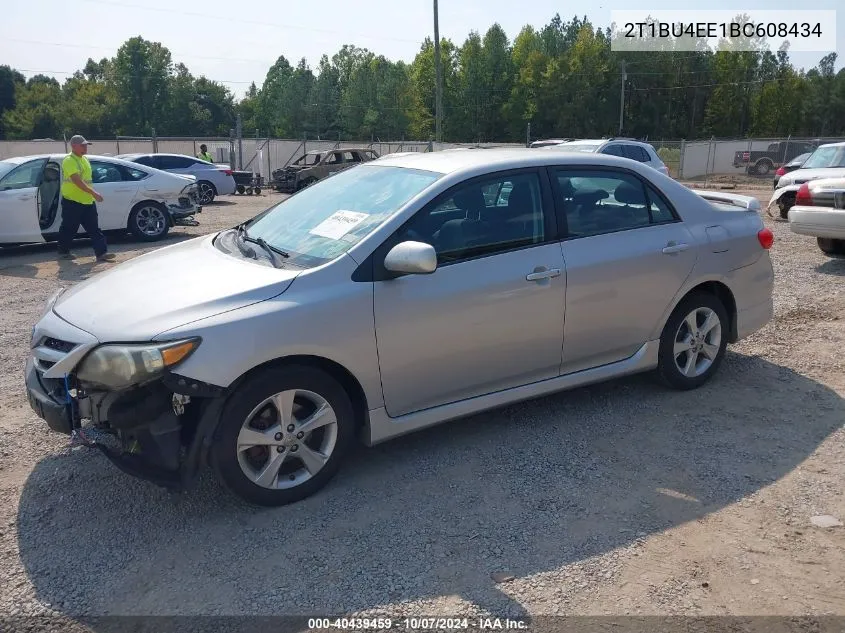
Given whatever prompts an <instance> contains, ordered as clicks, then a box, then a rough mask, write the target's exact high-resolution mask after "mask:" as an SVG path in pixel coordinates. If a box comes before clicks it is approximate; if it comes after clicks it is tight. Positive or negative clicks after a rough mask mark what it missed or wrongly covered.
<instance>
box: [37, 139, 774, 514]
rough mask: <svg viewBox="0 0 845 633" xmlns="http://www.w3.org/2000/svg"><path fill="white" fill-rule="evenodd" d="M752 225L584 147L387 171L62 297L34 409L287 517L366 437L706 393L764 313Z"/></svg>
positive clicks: (441, 159) (768, 301)
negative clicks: (645, 389) (634, 386)
mask: <svg viewBox="0 0 845 633" xmlns="http://www.w3.org/2000/svg"><path fill="white" fill-rule="evenodd" d="M759 210H760V205H759V203H757V201H756V200H755V199H753V198H746V197H743V196H737V195H731V194H724V193H708V192H695V191H692V190H690V189H688V188H686V187H684V186H682V185H680V184H679V183H677V182H675V181H674V180H672V179H671V178H669V177H668V176H665V175H663V174H661V173H660V172H658V171H656V170H654V169H652V168H651V167H649V166H647V165H644V164H642V163H639V162H637V161H634V160H630V159H626V158H619V157H614V156H605V155H599V154H593V153H590V154H577V153H568V152H538V151H536V150H530V149H518V150H478V151H473V152H466V151H442V152H434V153H414V154H404V155H394V156H388V157H384V158H381V159H379V160H376V161H373V162H370V163H366V164H363V165H360V166H357V167H353V168H350V169H348V170H346V171H343V172H341V173H338V174H336V175H334V176H332V177H331V178H327V179H325V180H323V181H320V182H318V183H315V184H314V185H313V186H311V187H308V188H306V189H303V190H302V191H300V192H299V193H297V194H295V195H293V196H292V197H290V198H289V199H287V200H285V201H283V202H281V203H279V204H277V205H276V206H274V207H273V208H271V209H268V210H267V211H265V212H264V213H261V214H260V215H258V216H257V217H255V218H253V219H252V220H250V221H248V222H245V223H244V224H242V225H240V226H238V227H235V228H232V229H229V230H225V231H221V232H220V233H216V234H213V235H208V236H204V237H200V238H197V239H194V240H190V241H187V242H182V243H180V244H175V245H173V246H169V247H167V248H163V249H161V250H159V251H156V252H153V253H150V254H147V255H145V256H143V257H139V258H137V259H136V260H132V261H129V262H126V263H124V264H120V265H118V266H116V267H114V268H113V269H112V270H110V271H109V273H108V274H106V275H99V276H95V277H93V278H91V279H89V280H87V281H85V282H83V283H80V284H78V285H76V286H74V287H73V288H71V289H69V290H67V291H65V292H63V293H60V294H59V295H57V296H56V297H54V298H53V299H51V301H50V302H48V306H47V307H46V309H45V312H44V316H43V317H42V318H41V319H40V320H39V321H38V323H36V325H35V327H34V329H33V336H32V355H31V358H30V359H29V362H28V364H27V368H26V384H27V390H28V393H29V399H30V403H31V405H32V407H33V409H34V410H35V411H36V412H37V413H38V414H39V415H40V416H41V417H42V418H44V419H45V420H46V422H47V424H48V425H49V426H50V427H51V428H52V429H54V430H55V431H58V432H62V433H67V434H72V435H73V436H74V437H75V438H77V440H78V441H80V442H82V443H85V444H90V445H92V446H99V447H100V448H102V450H103V452H104V453H105V454H106V455H107V456H108V457H110V458H111V459H112V460H113V461H114V462H115V463H117V464H118V465H119V466H120V467H121V468H122V469H123V470H125V471H127V472H131V473H133V474H136V475H138V476H140V477H145V478H147V479H150V480H153V481H156V482H157V483H160V484H162V485H167V486H173V487H185V486H187V485H189V484H190V482H192V481H194V480H195V478H196V474H197V472H198V470H199V467H200V465H201V464H203V463H206V460H207V461H208V462H209V463H210V464H211V465H212V466H213V467H214V469H215V471H216V473H217V475H218V476H219V477H220V479H221V480H222V481H223V482H224V484H225V485H226V486H227V487H228V488H229V489H230V490H231V491H233V492H234V493H235V494H236V495H238V496H240V497H241V498H242V499H244V500H246V501H248V502H251V503H255V504H261V505H281V504H286V503H290V502H293V501H296V500H299V499H303V498H304V497H307V496H309V495H311V494H313V493H315V492H316V491H317V490H319V489H321V488H322V487H323V486H325V485H326V484H327V483H328V482H329V481H330V480H331V478H332V477H333V476H334V475H335V473H336V472H337V470H338V467H339V465H340V463H341V460H342V458H343V457H344V455H345V454H347V453H348V451H349V450H350V449H351V448H352V446H353V440H354V438H355V436H356V435H357V436H358V437H360V438H361V439H362V440H363V442H364V443H365V444H369V445H372V444H376V443H379V442H383V441H385V440H389V439H391V438H394V437H397V436H400V435H403V434H406V433H410V432H413V431H417V430H419V429H422V428H425V427H429V426H431V425H434V424H438V423H442V422H445V421H447V420H454V419H456V418H460V417H463V416H467V415H471V414H474V413H477V412H480V411H484V410H487V409H491V408H494V407H499V406H502V405H505V404H509V403H513V402H517V401H521V400H526V399H529V398H535V397H537V396H542V395H544V394H550V393H553V392H557V391H561V390H565V389H570V388H572V387H577V386H580V385H585V384H588V383H594V382H598V381H602V380H607V379H610V378H614V377H617V376H622V375H627V374H633V373H637V372H645V371H655V374H656V375H657V376H658V377H660V378H661V379H662V380H663V382H665V383H666V384H667V385H668V386H670V387H672V388H675V389H693V388H696V387H699V386H701V385H703V384H704V383H706V382H707V381H708V380H710V379H711V378H712V377H713V375H714V374H715V373H716V371H717V370H718V368H719V365H720V363H721V362H722V359H723V357H724V354H725V349H726V346H727V345H728V344H729V343H733V342H736V341H738V340H740V339H742V338H744V337H747V336H748V335H750V334H751V333H753V332H755V331H756V330H758V329H759V328H761V327H762V326H763V325H765V324H766V323H767V322H768V321H769V320H770V319H771V318H772V312H773V307H772V287H773V271H772V263H771V260H770V257H769V252H768V249H769V248H770V247H771V245H772V239H773V238H772V233H771V231H769V230H768V229H766V228H764V226H763V224H762V221H761V218H760V215H759ZM160 271H167V274H166V275H161V274H160ZM151 277H155V278H156V279H158V280H159V282H158V283H157V285H156V292H155V297H154V300H151V299H150V297H149V296H148V294H146V293H139V292H138V291H137V288H139V287H145V286H146V285H147V284H148V281H149V279H150V278H151ZM69 405H71V406H69ZM503 458H504V459H507V455H506V454H505V455H504V457H503ZM386 485H387V484H386Z"/></svg>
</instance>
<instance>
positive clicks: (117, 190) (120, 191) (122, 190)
mask: <svg viewBox="0 0 845 633" xmlns="http://www.w3.org/2000/svg"><path fill="white" fill-rule="evenodd" d="M128 191H132V189H115V192H117V193H126V192H128Z"/></svg>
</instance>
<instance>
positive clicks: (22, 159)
mask: <svg viewBox="0 0 845 633" xmlns="http://www.w3.org/2000/svg"><path fill="white" fill-rule="evenodd" d="M127 155H128V154H121V156H127ZM66 156H67V154H65V153H64V152H63V153H61V154H32V155H29V156H12V157H10V158H4V159H3V162H6V163H13V164H15V165H20V164H22V163H25V162H27V161H30V160H38V159H39V158H47V159H50V160H55V161H58V162H61V161H62V160H64V158H65V157H66ZM86 158H87V159H88V160H104V161H111V162H113V163H117V164H119V165H124V166H125V167H132V168H133V169H137V168H143V167H148V166H147V165H138V164H137V163H133V162H131V161H128V160H126V159H125V158H118V157H117V156H101V155H99V154H88V155H87V156H86ZM148 168H149V167H148Z"/></svg>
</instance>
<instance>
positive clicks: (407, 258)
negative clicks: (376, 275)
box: [384, 241, 437, 275]
mask: <svg viewBox="0 0 845 633" xmlns="http://www.w3.org/2000/svg"><path fill="white" fill-rule="evenodd" d="M384 267H385V268H387V270H389V271H391V272H394V273H408V274H411V275H427V274H430V273H433V272H434V271H435V270H437V252H436V251H435V250H434V247H433V246H432V245H431V244H426V243H424V242H411V241H408V242H401V243H399V244H397V245H396V246H394V247H393V248H391V249H390V252H388V253H387V256H386V257H385V258H384Z"/></svg>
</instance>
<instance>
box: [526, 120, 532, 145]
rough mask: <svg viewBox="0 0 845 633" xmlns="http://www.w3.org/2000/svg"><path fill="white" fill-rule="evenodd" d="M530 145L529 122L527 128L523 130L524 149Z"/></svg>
mask: <svg viewBox="0 0 845 633" xmlns="http://www.w3.org/2000/svg"><path fill="white" fill-rule="evenodd" d="M530 145H531V121H529V122H528V127H527V128H526V130H525V147H530Z"/></svg>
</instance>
